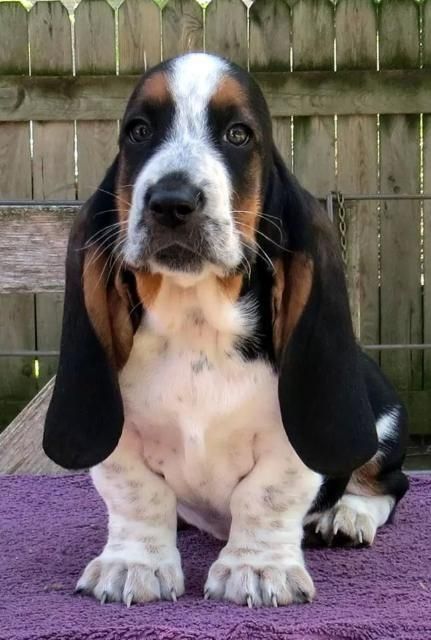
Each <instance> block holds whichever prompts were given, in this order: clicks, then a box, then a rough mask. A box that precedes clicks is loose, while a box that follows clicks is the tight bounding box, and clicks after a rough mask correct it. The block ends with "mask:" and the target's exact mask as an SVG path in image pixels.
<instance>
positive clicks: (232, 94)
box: [210, 75, 249, 112]
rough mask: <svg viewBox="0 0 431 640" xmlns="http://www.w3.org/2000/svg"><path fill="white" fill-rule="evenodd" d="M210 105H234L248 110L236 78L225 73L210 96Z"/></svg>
mask: <svg viewBox="0 0 431 640" xmlns="http://www.w3.org/2000/svg"><path fill="white" fill-rule="evenodd" d="M210 105H211V106H213V107H219V108H220V107H227V106H230V105H235V106H237V107H240V108H242V109H245V110H246V111H247V112H249V108H248V103H247V97H246V94H245V91H244V89H243V87H242V86H241V85H240V83H239V82H238V80H235V78H232V76H228V75H225V76H224V77H223V79H222V80H221V81H220V82H219V84H218V86H217V89H216V90H215V92H214V94H213V95H212V97H211V100H210Z"/></svg>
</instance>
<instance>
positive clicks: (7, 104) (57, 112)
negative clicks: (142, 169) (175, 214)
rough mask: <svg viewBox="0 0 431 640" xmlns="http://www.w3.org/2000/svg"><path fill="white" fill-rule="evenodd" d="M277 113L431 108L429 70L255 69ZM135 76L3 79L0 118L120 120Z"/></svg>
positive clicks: (373, 111) (366, 112)
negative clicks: (272, 70)
mask: <svg viewBox="0 0 431 640" xmlns="http://www.w3.org/2000/svg"><path fill="white" fill-rule="evenodd" d="M253 75H254V77H255V78H256V80H257V81H258V82H259V83H260V85H261V87H262V89H263V91H264V93H265V95H266V98H267V100H268V103H269V107H270V110H271V113H272V115H273V116H290V115H302V116H310V115H333V114H334V113H338V114H340V115H349V114H350V115H355V114H364V115H365V114H376V113H387V114H393V113H406V114H408V113H421V112H424V113H429V112H431V91H430V90H429V87H430V86H431V69H406V70H399V69H394V70H385V71H363V70H353V71H351V70H349V71H346V70H344V71H337V73H334V72H333V71H294V72H293V73H290V72H278V71H277V72H256V73H254V74H253ZM138 78H139V76H136V75H132V76H130V75H124V76H110V75H98V76H94V75H88V76H79V77H78V76H76V77H72V76H31V77H30V76H16V75H4V76H2V77H0V120H3V121H5V122H7V121H9V122H17V121H23V120H31V119H33V120H40V121H60V120H95V119H98V120H114V119H116V118H121V117H122V115H123V112H124V108H125V106H126V100H127V98H128V97H129V95H130V94H131V92H132V90H133V88H134V86H135V84H136V82H137V79H138Z"/></svg>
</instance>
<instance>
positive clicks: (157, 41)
mask: <svg viewBox="0 0 431 640" xmlns="http://www.w3.org/2000/svg"><path fill="white" fill-rule="evenodd" d="M118 46H119V63H120V73H121V74H124V73H138V74H141V73H143V72H144V71H145V70H146V69H148V68H149V67H152V66H153V65H155V64H157V63H158V62H160V57H161V16H160V9H159V7H158V6H157V5H156V3H155V2H154V0H125V2H124V3H123V4H122V5H121V7H120V8H119V10H118ZM125 98H127V96H125ZM121 115H122V113H117V114H116V115H115V116H114V117H117V118H119V117H121Z"/></svg>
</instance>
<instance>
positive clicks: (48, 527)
mask: <svg viewBox="0 0 431 640" xmlns="http://www.w3.org/2000/svg"><path fill="white" fill-rule="evenodd" d="M0 487H1V492H0V496H1V498H0V523H1V524H0V569H1V570H0V638H1V639H5V638H7V639H8V640H9V639H18V638H19V639H22V640H24V639H25V640H29V639H30V638H31V639H33V638H43V639H45V640H53V639H54V638H59V639H60V638H61V639H62V640H69V639H72V638H73V639H76V640H85V639H87V638H92V639H98V640H99V639H100V640H101V639H108V640H114V639H115V640H123V639H125V640H126V639H127V640H132V639H134V638H145V639H146V640H159V639H160V640H174V639H181V640H186V639H187V640H192V639H193V640H194V639H196V640H197V639H199V640H221V639H223V640H228V639H234V638H235V639H238V640H260V639H261V638H262V639H265V640H272V639H273V638H277V639H282V638H283V639H290V640H299V639H303V638H307V639H313V640H318V639H320V640H321V639H326V640H340V639H341V638H349V639H350V640H373V639H374V638H379V639H383V638H384V639H389V638H394V639H396V640H429V639H431V476H422V477H415V478H413V479H412V487H411V490H410V492H409V494H408V496H407V497H406V498H405V499H404V500H403V502H402V503H401V505H400V507H399V509H398V511H397V513H396V516H395V524H394V525H387V526H386V527H385V528H384V529H383V530H380V531H379V533H378V535H377V540H376V542H375V544H374V546H373V547H372V548H371V549H310V550H306V557H307V562H308V567H309V569H310V571H311V575H312V576H313V578H314V580H315V584H316V588H317V597H316V599H315V601H314V602H313V603H312V604H307V605H292V606H290V607H281V608H279V609H264V608H263V609H253V610H249V609H247V608H246V607H239V606H236V605H233V604H227V603H218V602H206V601H204V600H203V598H202V589H203V585H204V581H205V576H206V572H207V570H208V567H209V565H210V563H211V562H212V561H213V560H214V559H215V558H216V555H217V552H218V550H219V549H220V547H221V544H220V543H219V542H217V541H216V540H213V539H212V538H210V537H209V536H207V535H204V534H202V533H199V532H198V531H196V530H194V529H189V530H186V531H183V532H181V533H180V534H179V546H180V550H181V552H182V558H183V566H184V570H185V575H186V589H187V591H186V595H185V596H183V597H182V598H180V600H179V601H178V603H177V604H174V603H171V602H162V603H153V604H145V605H135V606H133V607H132V608H130V609H127V608H126V607H125V606H124V605H119V604H106V605H104V606H102V605H100V604H99V603H98V602H96V601H95V600H93V599H92V598H89V597H85V596H77V595H73V589H74V586H75V582H76V580H77V578H78V576H79V574H80V572H81V570H82V569H83V568H84V566H85V564H86V563H87V562H88V561H89V560H90V559H91V558H92V557H93V556H94V555H95V554H97V553H99V552H100V551H101V549H102V546H103V544H104V542H105V535H106V516H105V512H104V507H103V504H102V502H101V500H100V498H99V497H98V495H97V494H96V491H95V490H94V489H93V487H92V485H91V483H90V480H89V478H88V477H86V476H82V475H76V476H69V477H61V478H46V477H3V478H0Z"/></svg>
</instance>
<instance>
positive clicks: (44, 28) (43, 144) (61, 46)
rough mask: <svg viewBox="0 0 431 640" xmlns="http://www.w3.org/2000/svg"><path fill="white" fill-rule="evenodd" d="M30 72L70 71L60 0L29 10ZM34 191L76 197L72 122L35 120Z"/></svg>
mask: <svg viewBox="0 0 431 640" xmlns="http://www.w3.org/2000/svg"><path fill="white" fill-rule="evenodd" d="M29 36H30V51H31V72H32V74H33V75H38V74H43V75H56V76H57V75H61V74H65V75H70V74H71V73H72V37H71V24H70V18H69V14H68V12H67V10H66V9H65V7H64V6H63V4H62V3H61V2H59V1H58V0H56V1H55V2H43V3H42V2H38V3H37V4H36V5H35V6H34V7H33V9H32V10H31V11H30V14H29ZM33 135H34V142H33V194H34V198H36V199H37V200H55V199H61V200H73V199H74V198H75V162H74V126H73V122H37V121H36V122H34V124H33Z"/></svg>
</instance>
